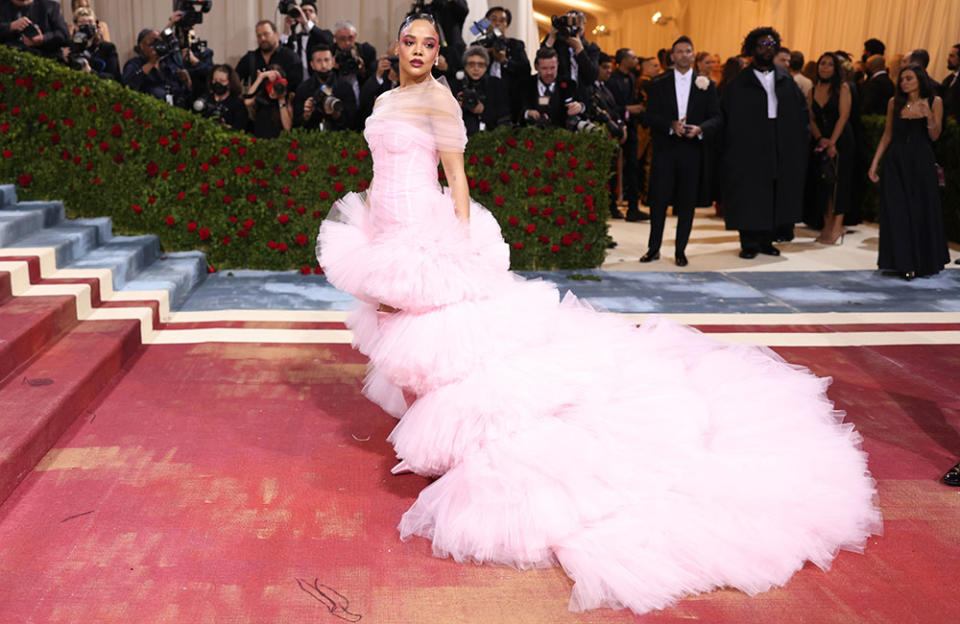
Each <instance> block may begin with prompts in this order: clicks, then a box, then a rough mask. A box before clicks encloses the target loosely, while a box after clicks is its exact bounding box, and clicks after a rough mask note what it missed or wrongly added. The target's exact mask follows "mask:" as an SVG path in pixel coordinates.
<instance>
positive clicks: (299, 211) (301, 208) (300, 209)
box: [297, 206, 307, 214]
mask: <svg viewBox="0 0 960 624" xmlns="http://www.w3.org/2000/svg"><path fill="white" fill-rule="evenodd" d="M297 214H307V207H306V206H297Z"/></svg>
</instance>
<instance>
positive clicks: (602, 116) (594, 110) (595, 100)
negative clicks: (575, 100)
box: [587, 93, 626, 140]
mask: <svg viewBox="0 0 960 624" xmlns="http://www.w3.org/2000/svg"><path fill="white" fill-rule="evenodd" d="M587 109H588V111H589V114H590V118H591V119H593V120H594V121H595V122H597V123H601V124H603V125H604V126H606V127H607V132H609V133H610V136H611V137H613V138H615V139H618V140H619V139H620V137H621V136H623V129H624V127H625V126H626V124H625V123H624V122H623V121H622V120H620V119H614V118H613V117H611V116H610V113H609V112H607V110H606V109H605V108H603V105H602V103H601V102H600V96H599V95H597V94H596V93H594V94H593V95H592V96H591V97H590V103H589V106H588V107H587Z"/></svg>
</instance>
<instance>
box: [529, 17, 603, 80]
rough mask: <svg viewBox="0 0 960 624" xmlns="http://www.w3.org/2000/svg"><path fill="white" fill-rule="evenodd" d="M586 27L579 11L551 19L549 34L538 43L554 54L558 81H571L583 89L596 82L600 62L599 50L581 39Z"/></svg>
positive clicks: (584, 18)
mask: <svg viewBox="0 0 960 624" xmlns="http://www.w3.org/2000/svg"><path fill="white" fill-rule="evenodd" d="M586 23H587V18H586V17H585V16H584V14H583V13H581V12H580V11H568V12H567V13H564V14H563V15H554V16H553V18H552V24H551V28H550V34H548V35H547V37H546V38H545V39H544V40H543V41H542V42H541V43H540V47H541V48H553V49H554V50H556V51H557V60H558V63H559V69H558V76H559V78H560V79H563V80H566V79H571V80H573V81H574V82H576V83H577V84H583V85H589V84H593V81H594V80H596V79H597V72H598V68H597V61H598V59H599V58H600V47H599V46H598V45H597V44H595V43H591V42H589V41H587V40H586V37H585V36H584V32H583V31H584V26H586Z"/></svg>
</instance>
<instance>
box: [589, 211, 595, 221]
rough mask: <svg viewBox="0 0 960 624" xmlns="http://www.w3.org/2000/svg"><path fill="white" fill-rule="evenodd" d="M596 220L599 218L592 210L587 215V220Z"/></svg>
mask: <svg viewBox="0 0 960 624" xmlns="http://www.w3.org/2000/svg"><path fill="white" fill-rule="evenodd" d="M596 220H597V215H596V214H594V213H592V212H591V213H590V214H588V215H587V221H596Z"/></svg>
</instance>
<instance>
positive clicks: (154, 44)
mask: <svg viewBox="0 0 960 624" xmlns="http://www.w3.org/2000/svg"><path fill="white" fill-rule="evenodd" d="M174 39H175V37H174ZM135 50H136V52H137V56H135V57H133V58H132V59H130V60H129V61H127V62H126V64H125V65H124V66H123V76H122V79H123V84H125V85H126V86H128V87H130V88H131V89H133V90H134V91H139V92H140V93H146V94H148V95H152V96H153V97H156V98H160V99H161V100H166V101H167V103H168V104H171V105H174V106H180V107H182V108H188V107H189V106H190V102H191V99H190V93H191V90H192V87H193V84H192V83H191V81H190V74H189V73H188V72H187V70H185V69H183V68H181V67H178V66H177V65H176V63H175V62H174V61H173V59H172V56H173V54H174V53H175V52H178V51H179V50H178V49H177V44H176V42H175V41H170V40H167V39H163V38H162V37H161V36H160V33H159V32H157V31H156V30H151V29H149V28H144V29H143V30H141V31H140V33H139V34H138V35H137V47H136V48H135Z"/></svg>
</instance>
